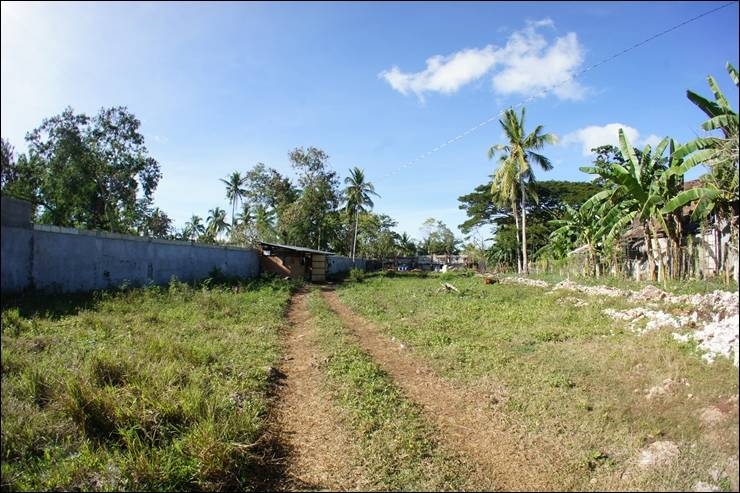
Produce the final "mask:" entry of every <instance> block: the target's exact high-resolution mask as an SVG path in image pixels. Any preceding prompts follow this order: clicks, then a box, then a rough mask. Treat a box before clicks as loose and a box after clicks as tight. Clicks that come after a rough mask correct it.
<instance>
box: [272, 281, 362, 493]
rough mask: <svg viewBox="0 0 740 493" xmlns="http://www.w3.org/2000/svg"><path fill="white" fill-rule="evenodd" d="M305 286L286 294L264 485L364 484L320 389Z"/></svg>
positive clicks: (345, 436) (334, 487) (349, 486)
mask: <svg viewBox="0 0 740 493" xmlns="http://www.w3.org/2000/svg"><path fill="white" fill-rule="evenodd" d="M308 292H309V290H308V289H305V288H304V289H302V290H301V291H299V292H298V293H296V294H295V295H294V296H293V299H292V300H291V304H290V308H289V310H288V320H289V321H290V324H291V327H290V329H289V330H288V331H287V334H286V336H285V338H284V341H283V346H284V347H283V354H284V356H283V360H282V362H281V363H280V368H279V370H278V371H274V372H273V373H275V374H276V376H277V379H276V380H277V382H276V385H277V387H278V390H277V398H276V402H275V406H274V407H273V409H272V412H271V416H270V419H269V420H268V422H269V423H270V429H269V430H268V434H269V436H270V437H272V440H271V441H272V442H273V445H272V454H273V455H274V456H273V457H272V458H271V460H270V461H271V462H272V463H273V464H274V466H273V469H274V471H273V475H274V476H275V477H274V478H272V480H271V481H269V482H268V484H266V485H265V486H266V487H267V489H271V490H283V491H285V490H290V491H295V490H330V491H338V490H353V489H356V490H363V489H366V488H367V486H368V485H367V482H366V481H365V474H364V471H363V470H362V468H361V467H360V466H355V465H353V464H357V463H358V462H357V461H356V455H355V448H354V446H353V445H352V441H351V438H350V437H349V435H348V434H347V433H346V431H345V430H344V428H342V426H341V416H339V415H338V413H337V412H336V410H335V409H334V408H333V407H332V405H331V399H330V398H329V396H328V395H325V393H324V392H323V390H322V379H321V373H320V370H319V369H318V365H317V358H318V355H317V349H316V347H315V343H314V328H313V326H312V325H311V323H310V320H309V318H310V315H309V311H308V303H307V301H308V300H307V295H308Z"/></svg>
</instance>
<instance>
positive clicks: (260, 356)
mask: <svg viewBox="0 0 740 493" xmlns="http://www.w3.org/2000/svg"><path fill="white" fill-rule="evenodd" d="M290 294H291V286H290V284H288V283H286V282H283V281H256V280H255V281H250V282H247V283H246V284H239V283H230V284H214V285H211V283H210V282H206V283H205V284H202V285H198V286H190V285H187V284H184V283H180V282H177V281H172V282H171V283H170V284H169V286H165V287H150V288H144V289H136V290H121V291H117V292H102V293H95V294H92V295H57V296H41V295H37V296H24V297H19V298H16V299H6V298H5V297H3V307H2V489H3V491H8V490H26V491H43V490H76V489H77V490H83V491H84V490H127V491H153V490H157V491H177V490H232V489H246V490H249V489H252V487H253V485H254V482H255V478H256V477H257V476H258V475H259V474H260V473H259V472H258V466H259V463H258V461H257V460H256V458H257V457H258V456H259V443H258V439H259V437H260V434H261V430H262V428H263V425H264V423H263V420H264V415H265V411H266V407H267V400H266V398H267V390H268V373H267V372H266V371H265V368H266V367H269V365H272V364H273V363H274V362H275V361H276V359H277V357H278V352H279V343H278V338H279V331H280V329H281V328H282V327H283V326H284V323H285V322H284V318H283V315H284V309H285V306H286V304H287V301H288V299H289V297H290Z"/></svg>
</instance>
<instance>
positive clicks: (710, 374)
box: [338, 275, 738, 490]
mask: <svg viewBox="0 0 740 493" xmlns="http://www.w3.org/2000/svg"><path fill="white" fill-rule="evenodd" d="M446 279H447V281H448V282H451V283H452V284H454V285H455V286H456V287H457V288H458V289H460V290H461V291H462V294H460V295H458V294H456V293H445V292H439V291H438V289H439V288H440V279H439V278H438V276H430V277H428V278H426V279H419V278H414V277H410V276H397V277H396V278H393V279H389V278H387V277H384V276H373V277H370V278H366V279H365V281H364V282H362V283H345V284H344V285H342V286H341V287H340V289H339V290H338V294H339V296H340V297H341V299H342V301H344V302H345V303H346V304H347V305H348V306H350V307H351V308H352V309H354V310H355V311H356V312H357V313H358V314H360V315H362V316H364V317H366V318H368V319H370V320H373V321H375V322H376V323H377V324H378V326H379V328H380V329H381V330H383V331H384V332H385V333H387V334H388V335H392V336H395V337H396V338H398V339H399V340H400V341H403V342H404V343H405V344H407V345H408V346H410V347H411V348H412V349H413V350H414V351H415V352H416V353H417V354H419V355H421V356H423V357H424V358H426V359H427V360H428V362H429V364H430V365H431V366H433V367H434V368H435V370H436V371H437V372H438V373H440V374H441V375H443V376H446V377H449V378H452V379H453V380H456V381H458V382H461V383H462V384H467V385H471V386H473V387H475V388H480V389H481V390H482V391H490V390H495V392H496V393H497V395H499V397H500V400H501V406H502V407H501V409H503V410H504V412H505V413H506V414H507V416H508V417H509V418H511V419H512V420H514V421H515V422H516V423H518V424H520V425H521V426H523V427H524V428H525V429H526V430H528V431H529V433H530V434H531V436H532V437H534V439H535V440H537V439H545V440H550V441H554V442H556V443H559V444H561V445H562V447H563V449H564V450H565V451H566V457H565V463H566V466H565V467H564V468H563V476H562V477H561V478H558V480H559V484H561V485H562V488H563V489H592V488H594V486H592V483H590V482H589V481H590V480H591V479H592V478H596V481H597V482H596V483H593V484H597V485H601V487H607V488H609V487H612V488H613V487H621V488H624V487H635V488H645V489H669V490H687V489H692V488H693V484H694V482H695V481H700V480H701V481H708V482H711V480H710V479H708V478H709V471H710V469H711V468H712V467H714V466H713V465H715V464H724V463H725V462H726V460H727V457H728V456H729V457H737V454H738V445H737V439H738V415H737V408H736V406H735V410H734V411H731V412H730V414H729V416H728V417H727V419H726V420H725V421H723V422H722V423H721V425H719V426H720V430H721V433H719V435H718V436H720V437H721V438H717V439H708V438H707V436H708V432H707V430H706V429H704V428H702V426H701V424H700V421H699V419H698V416H699V415H700V414H701V411H702V409H703V408H705V407H707V406H710V405H716V404H719V403H721V402H722V399H723V398H725V399H726V398H727V397H728V396H732V395H737V393H738V373H737V369H736V368H735V367H734V366H733V365H732V364H731V362H729V361H728V360H727V359H725V358H719V359H718V360H717V362H715V363H714V364H713V365H711V366H710V365H707V364H705V363H703V362H702V361H701V358H700V355H699V354H698V353H697V352H696V351H695V350H694V347H693V346H691V345H686V344H679V343H677V342H676V341H674V340H673V338H672V337H671V333H670V332H671V331H670V330H659V331H655V332H652V333H649V334H645V335H643V336H637V335H635V334H634V333H632V332H630V331H628V330H626V328H625V323H624V322H621V321H614V320H612V319H610V318H609V317H607V316H606V315H604V314H603V313H602V310H603V309H605V308H615V309H623V308H627V307H629V306H632V305H630V304H628V303H627V301H625V300H622V299H619V298H604V297H595V296H594V297H589V296H586V295H582V294H579V293H573V292H569V291H556V292H553V293H548V292H547V290H545V289H542V288H536V287H528V286H522V285H516V284H495V285H484V284H483V282H482V280H481V279H480V278H475V277H467V276H455V275H451V276H450V275H448V276H447V278H446ZM568 298H571V299H572V298H579V299H582V300H584V301H586V302H587V305H586V306H583V307H578V308H575V307H574V306H573V305H572V304H571V303H569V302H568ZM667 378H671V379H673V380H676V381H683V380H685V381H687V382H688V383H689V386H686V385H684V384H680V385H676V386H675V387H673V388H672V389H671V391H670V392H669V393H668V394H666V395H664V396H660V397H658V398H655V399H647V398H646V396H645V391H646V390H647V389H649V388H651V387H654V386H657V385H660V384H662V382H663V381H664V380H665V379H667ZM689 394H692V395H691V397H689ZM658 439H663V440H672V441H674V442H676V443H677V444H678V445H679V447H680V448H681V450H682V455H681V456H680V458H679V464H680V466H681V467H680V468H679V469H676V471H674V473H673V474H668V473H665V474H662V475H661V474H657V475H656V474H655V473H645V474H638V475H633V476H632V477H631V479H630V480H629V481H630V482H629V483H614V482H610V481H613V477H615V476H618V472H619V471H623V470H626V469H627V468H629V464H630V461H631V460H634V458H635V457H636V456H637V455H638V454H639V450H640V449H641V448H642V447H644V446H645V445H647V444H649V443H650V442H652V441H655V440H658ZM689 451H690V452H689ZM689 456H690V457H691V459H690V460H688V459H686V457H689Z"/></svg>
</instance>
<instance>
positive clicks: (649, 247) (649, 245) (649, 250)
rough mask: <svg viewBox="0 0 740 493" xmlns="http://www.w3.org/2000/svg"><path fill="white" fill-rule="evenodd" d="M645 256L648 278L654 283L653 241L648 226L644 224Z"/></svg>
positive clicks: (646, 223)
mask: <svg viewBox="0 0 740 493" xmlns="http://www.w3.org/2000/svg"><path fill="white" fill-rule="evenodd" d="M645 254H646V255H647V258H648V276H649V277H650V281H655V257H654V256H653V239H652V237H651V235H650V224H649V223H648V222H645Z"/></svg>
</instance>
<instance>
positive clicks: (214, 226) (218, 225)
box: [206, 207, 231, 240]
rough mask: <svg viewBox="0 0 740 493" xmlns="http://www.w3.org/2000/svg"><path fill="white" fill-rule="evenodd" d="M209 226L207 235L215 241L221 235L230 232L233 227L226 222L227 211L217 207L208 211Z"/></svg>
mask: <svg viewBox="0 0 740 493" xmlns="http://www.w3.org/2000/svg"><path fill="white" fill-rule="evenodd" d="M207 221H208V226H207V228H206V233H207V234H208V235H210V236H211V237H212V238H213V239H214V240H215V239H216V238H217V237H218V235H219V234H221V233H223V232H227V233H228V232H229V230H231V225H230V224H229V223H227V222H226V211H225V210H223V209H222V208H220V207H215V208H213V209H211V210H209V211H208V219H207Z"/></svg>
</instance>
